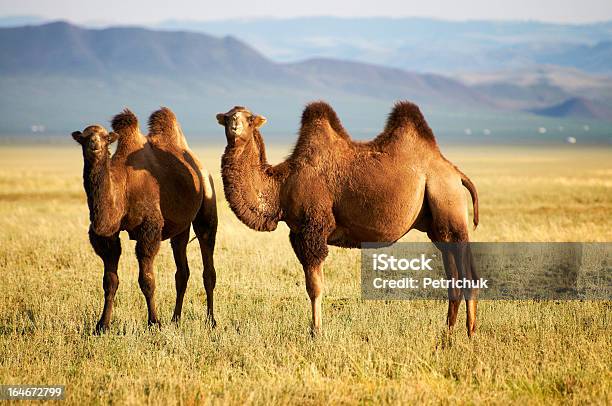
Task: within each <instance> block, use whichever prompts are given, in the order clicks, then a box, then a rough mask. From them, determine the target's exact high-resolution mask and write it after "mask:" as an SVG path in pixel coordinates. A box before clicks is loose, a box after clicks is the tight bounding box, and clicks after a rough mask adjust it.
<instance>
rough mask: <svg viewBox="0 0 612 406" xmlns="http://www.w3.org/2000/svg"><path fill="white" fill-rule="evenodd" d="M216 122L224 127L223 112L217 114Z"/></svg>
mask: <svg viewBox="0 0 612 406" xmlns="http://www.w3.org/2000/svg"><path fill="white" fill-rule="evenodd" d="M217 122H218V123H219V124H220V125H222V126H223V127H225V114H223V113H219V114H217Z"/></svg>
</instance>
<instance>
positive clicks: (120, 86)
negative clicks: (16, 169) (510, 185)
mask: <svg viewBox="0 0 612 406" xmlns="http://www.w3.org/2000/svg"><path fill="white" fill-rule="evenodd" d="M0 55H2V58H0V88H2V92H0V111H1V115H0V118H1V120H0V133H2V134H7V133H9V134H11V133H12V134H15V133H20V134H23V133H26V132H28V131H29V129H30V126H32V125H43V126H45V128H46V129H47V132H48V133H55V134H57V133H66V134H68V133H69V132H70V131H73V130H75V129H80V128H83V127H84V126H85V125H88V124H91V123H94V122H98V123H101V124H103V125H107V124H108V120H109V118H110V117H111V116H112V115H113V114H115V113H117V112H118V111H120V110H121V109H123V108H124V107H126V106H128V107H130V108H132V109H133V110H134V111H135V112H136V113H137V114H138V115H139V116H140V119H141V122H142V123H145V122H146V118H147V116H148V114H150V112H151V111H153V110H155V109H157V108H158V107H159V106H160V105H165V106H169V107H171V108H172V109H173V110H174V111H175V112H176V113H177V115H178V117H179V119H180V121H181V124H182V125H183V127H184V129H185V131H186V132H188V133H190V134H194V135H198V134H199V135H205V136H208V137H209V139H210V135H211V134H215V136H217V137H218V138H216V139H217V141H218V142H223V141H224V138H223V133H222V131H220V129H219V128H218V126H217V123H216V120H215V119H214V116H215V114H216V113H218V112H220V111H227V110H228V109H230V108H231V107H233V106H234V105H245V106H247V107H249V108H250V109H252V110H253V111H255V112H257V113H259V114H263V115H266V116H267V117H268V119H269V121H268V124H267V126H266V135H267V136H269V137H272V138H273V139H276V140H282V141H284V142H292V141H293V140H294V138H295V133H296V131H297V129H298V125H299V117H300V114H301V110H302V109H303V107H304V105H305V104H306V103H308V102H309V101H312V100H317V99H324V100H327V101H329V102H330V103H331V104H332V105H333V106H334V107H335V108H336V110H337V112H338V114H339V115H340V116H341V117H342V120H343V122H344V123H345V125H346V127H347V128H348V129H349V130H350V132H351V133H352V134H353V135H354V136H356V137H357V138H364V137H372V136H374V135H375V134H376V133H378V132H379V131H380V130H381V128H382V127H383V125H384V121H385V118H386V116H387V114H388V113H389V111H390V109H391V107H392V105H393V103H394V102H395V101H397V100H398V99H408V100H412V101H414V102H417V103H418V104H419V105H420V106H421V108H422V110H423V111H424V113H425V115H426V117H427V119H428V121H429V122H430V124H431V125H432V127H433V128H434V130H435V131H436V133H437V134H438V135H440V136H441V137H442V138H444V137H447V136H448V137H458V136H460V135H462V134H464V133H466V131H465V129H466V128H469V129H470V130H471V131H470V132H472V133H474V134H481V133H483V132H485V131H484V129H487V130H489V131H486V132H485V133H488V132H491V133H492V134H493V136H494V137H510V136H512V137H514V136H516V135H517V134H521V135H523V136H530V135H529V134H531V133H532V132H534V131H536V129H537V128H538V126H542V125H550V126H553V125H556V123H557V122H558V121H559V120H558V119H557V118H554V119H552V118H551V119H548V118H539V117H536V116H533V115H532V114H528V113H525V112H522V111H518V112H517V111H511V110H512V109H514V110H525V106H526V107H533V106H534V105H536V104H533V103H532V104H530V103H526V104H520V109H519V108H514V107H508V106H509V104H508V101H511V100H513V99H517V98H519V95H513V94H512V92H510V91H506V92H505V93H506V95H505V96H504V97H500V95H499V94H498V95H496V94H495V93H496V92H492V91H485V89H484V88H483V87H482V86H481V87H479V85H473V86H468V85H466V84H464V83H462V82H460V81H458V80H455V79H451V78H448V77H444V76H440V75H436V74H421V73H414V72H408V71H405V70H401V69H397V68H389V67H384V66H380V65H374V64H365V63H357V62H348V61H341V60H337V59H328V58H318V59H309V60H305V61H301V62H297V63H277V62H274V61H272V60H271V59H268V58H267V57H265V56H263V55H262V54H261V53H259V52H257V51H255V50H254V49H253V48H251V47H250V46H248V45H247V44H245V43H243V42H241V41H240V40H237V39H236V38H234V37H222V38H219V37H214V36H210V35H206V34H201V33H194V32H175V31H154V30H150V29H143V28H137V27H113V28H107V29H95V30H93V29H85V28H81V27H77V26H74V25H71V24H67V23H64V22H56V23H50V24H44V25H40V26H25V27H15V28H2V29H0ZM516 92H519V93H520V91H519V90H516ZM530 92H531V94H532V95H531V96H530V97H531V98H532V99H533V98H536V99H537V97H538V96H537V93H538V92H539V90H537V89H535V90H534V89H531V90H530ZM540 92H541V91H540ZM498 93H499V92H498ZM561 96H562V97H563V99H565V98H567V97H570V96H575V95H574V94H572V93H571V92H569V93H566V92H564V91H562V94H561V95H560V96H559V98H561ZM526 99H528V98H527V97H526ZM551 100H553V99H552V98H550V99H546V101H547V102H548V101H551ZM550 104H552V103H550ZM537 106H540V105H537ZM563 124H564V125H565V127H566V128H571V126H572V125H573V124H572V122H569V121H568V122H564V123H563ZM598 126H599V127H598ZM575 128H580V127H579V126H578V124H577V123H576V125H575ZM592 128H593V131H591V134H593V135H594V136H597V134H603V133H605V132H606V131H608V129H609V127H606V125H603V124H598V123H593V124H592ZM600 130H601V131H600ZM498 139H499V138H498Z"/></svg>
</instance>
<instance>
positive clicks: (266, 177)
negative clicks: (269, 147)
mask: <svg viewBox="0 0 612 406" xmlns="http://www.w3.org/2000/svg"><path fill="white" fill-rule="evenodd" d="M221 172H222V173H221V174H222V177H223V187H224V191H225V197H226V199H227V201H228V202H229V204H230V207H231V208H232V211H233V212H234V213H235V214H236V216H237V217H238V218H239V219H240V220H241V221H242V222H243V223H244V224H246V225H247V226H249V227H250V228H252V229H254V230H257V231H273V230H275V229H276V226H277V225H278V222H279V221H280V219H281V216H282V210H281V206H280V189H281V186H282V182H283V181H284V178H285V174H284V173H283V172H280V171H278V170H275V168H272V167H271V166H270V165H269V164H268V162H267V161H266V152H265V146H264V143H263V140H262V138H261V135H260V134H259V133H258V132H256V133H255V134H254V137H253V138H252V139H251V140H249V141H248V142H247V143H246V144H245V145H241V146H235V145H228V146H227V147H226V149H225V153H224V154H223V157H222V159H221Z"/></svg>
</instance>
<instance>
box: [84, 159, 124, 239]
mask: <svg viewBox="0 0 612 406" xmlns="http://www.w3.org/2000/svg"><path fill="white" fill-rule="evenodd" d="M110 161H111V159H110V156H109V155H108V154H107V155H106V156H105V157H103V158H101V159H100V160H98V161H96V162H90V160H88V159H85V165H84V167H83V185H84V187H85V193H86V194H87V205H88V206H89V220H90V221H91V227H92V228H93V231H94V232H95V233H96V234H98V235H104V236H109V235H112V234H114V233H116V232H117V231H119V227H120V222H121V217H122V205H121V204H120V202H119V200H120V199H119V195H118V193H117V185H116V184H115V182H114V181H113V179H112V176H111V171H110V168H111V165H110Z"/></svg>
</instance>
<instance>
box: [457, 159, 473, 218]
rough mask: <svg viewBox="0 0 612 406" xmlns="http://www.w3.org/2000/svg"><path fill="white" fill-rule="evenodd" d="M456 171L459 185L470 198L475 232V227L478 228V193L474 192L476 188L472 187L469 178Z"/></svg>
mask: <svg viewBox="0 0 612 406" xmlns="http://www.w3.org/2000/svg"><path fill="white" fill-rule="evenodd" d="M455 168H456V167H455ZM457 171H458V172H459V175H461V184H462V185H463V186H465V188H466V189H467V190H468V191H469V192H470V196H472V204H473V206H474V230H476V227H478V191H477V190H476V186H474V184H473V183H472V181H471V180H470V178H468V177H467V176H466V174H465V173H463V172H461V171H460V170H459V169H457Z"/></svg>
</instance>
